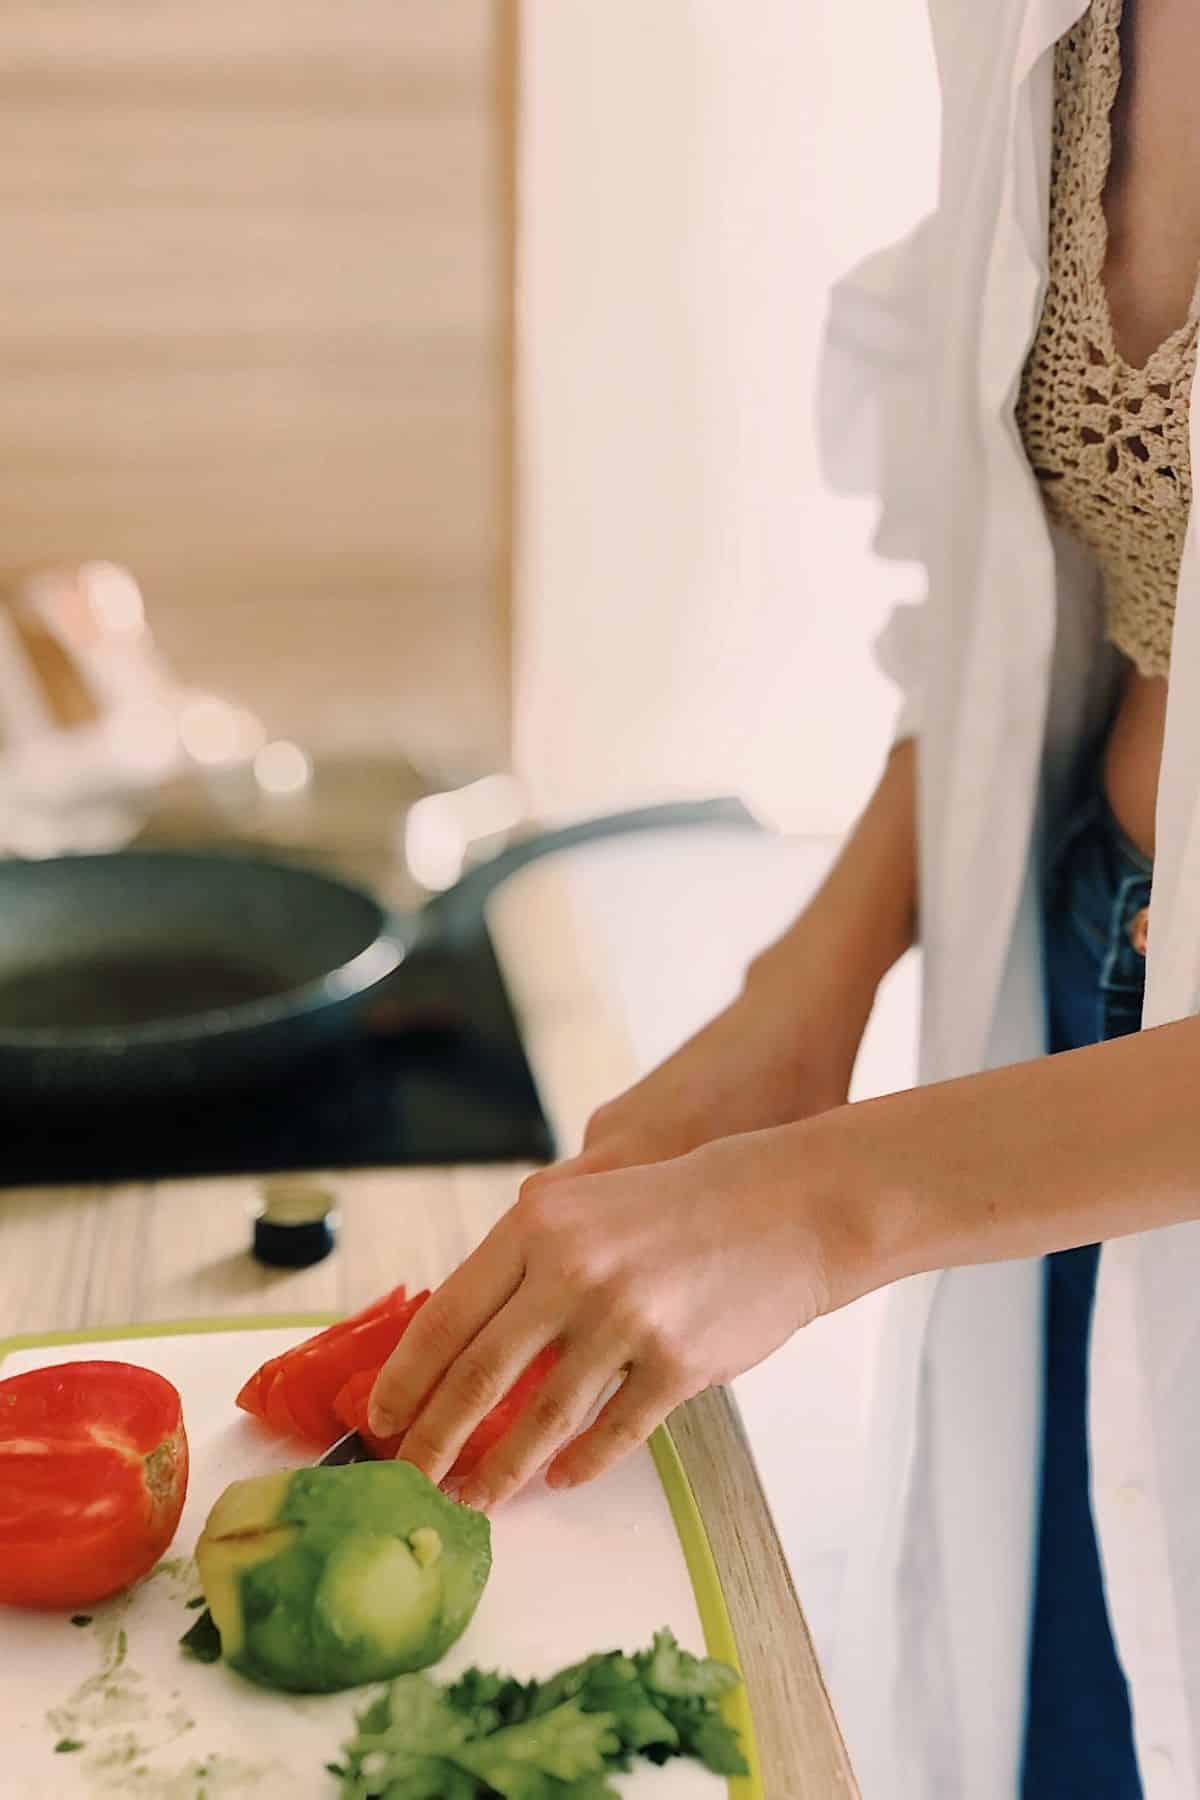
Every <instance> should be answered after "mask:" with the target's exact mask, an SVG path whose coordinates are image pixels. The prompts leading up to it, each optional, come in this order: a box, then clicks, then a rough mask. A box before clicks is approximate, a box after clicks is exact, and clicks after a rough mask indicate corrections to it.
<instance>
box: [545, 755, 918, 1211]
mask: <svg viewBox="0 0 1200 1800" xmlns="http://www.w3.org/2000/svg"><path fill="white" fill-rule="evenodd" d="M913 764H914V752H913V746H912V743H911V742H905V743H902V744H899V745H897V746H896V747H895V748H894V749H893V751H892V753H891V755H890V756H889V758H888V762H887V766H886V768H885V769H884V771H883V774H882V776H881V778H880V781H879V784H878V786H877V787H876V789H875V792H874V794H873V795H872V798H871V801H870V803H869V805H868V806H867V808H866V811H865V812H864V813H863V815H862V817H861V818H860V819H859V821H858V823H857V825H856V827H855V829H854V830H853V831H852V832H851V833H850V835H849V837H848V838H847V840H846V843H845V845H844V846H843V848H842V850H841V852H840V854H839V856H838V858H837V861H836V862H835V864H834V866H833V868H832V869H831V870H830V872H829V874H828V875H827V877H826V879H825V881H824V882H823V883H822V885H821V887H820V889H819V890H818V892H817V893H816V894H815V895H814V896H813V898H812V900H811V901H810V902H809V904H808V906H807V907H806V908H805V910H804V912H803V913H802V915H801V916H800V918H799V919H798V920H797V921H796V923H795V924H794V925H792V926H791V927H790V929H789V930H788V931H787V932H785V933H784V935H783V936H782V937H781V938H779V939H778V941H777V942H776V943H774V944H772V945H771V946H770V948H769V949H767V950H764V951H763V952H762V953H761V954H760V955H759V956H757V957H755V959H754V961H753V962H752V963H751V965H750V967H749V969H748V971H747V974H746V978H745V981H744V982H743V985H742V990H741V992H740V993H739V994H738V996H737V998H736V999H735V1000H734V1001H733V1002H732V1003H731V1004H730V1005H729V1006H727V1007H726V1008H725V1009H724V1010H723V1011H722V1012H720V1013H718V1014H717V1016H716V1017H715V1018H714V1019H711V1020H710V1021H709V1022H708V1024H706V1025H705V1026H704V1027H703V1028H702V1029H701V1030H700V1031H698V1032H697V1033H696V1034H695V1035H694V1036H693V1037H691V1038H689V1039H688V1041H687V1042H686V1043H685V1044H683V1045H681V1046H680V1048H679V1049H678V1050H677V1051H675V1053H674V1054H673V1055H672V1056H669V1057H667V1059H666V1060H665V1062H662V1063H660V1064H659V1065H658V1067H657V1068H655V1069H652V1070H651V1071H650V1073H649V1074H648V1075H645V1076H644V1077H643V1078H642V1079H641V1080H640V1081H638V1082H636V1083H635V1084H634V1086H633V1087H631V1088H628V1089H627V1090H626V1091H625V1092H624V1093H622V1094H618V1095H617V1096H616V1097H615V1098H614V1099H612V1100H609V1101H608V1102H607V1103H606V1104H605V1105H603V1106H602V1107H600V1108H599V1110H598V1111H597V1112H596V1113H594V1114H593V1116H592V1118H591V1120H590V1121H589V1123H588V1128H587V1132H586V1135H585V1138H584V1145H583V1151H582V1154H581V1155H579V1156H576V1157H574V1158H572V1159H571V1160H570V1161H569V1162H564V1163H558V1164H556V1165H555V1166H554V1167H553V1168H551V1169H549V1170H547V1171H546V1173H545V1175H544V1176H543V1177H542V1179H543V1180H551V1181H559V1180H561V1179H562V1178H563V1177H564V1176H566V1175H575V1174H580V1173H583V1172H584V1171H585V1170H592V1171H596V1170H600V1169H616V1168H629V1167H631V1166H633V1165H635V1164H638V1163H646V1162H661V1161H663V1160H664V1159H665V1158H667V1157H672V1156H682V1155H685V1154H686V1153H687V1152H688V1151H690V1150H694V1149H696V1148H698V1146H699V1145H701V1144H704V1143H708V1142H711V1140H712V1139H713V1138H718V1137H730V1136H733V1135H734V1134H735V1133H741V1132H746V1131H759V1130H762V1129H764V1128H766V1127H768V1126H771V1125H783V1124H786V1123H789V1122H790V1121H793V1120H796V1119H803V1118H809V1117H811V1116H812V1115H813V1114H815V1113H819V1112H824V1111H826V1110H827V1109H828V1108H829V1107H833V1106H840V1105H843V1104H844V1103H845V1100H846V1096H847V1094H848V1092H849V1088H850V1076H851V1073H852V1072H853V1068H854V1060H855V1057H856V1056H857V1055H858V1047H859V1043H860V1041H861V1039H862V1034H863V1030H864V1028H865V1026H866V1022H867V1019H868V1017H869V1016H870V1012H871V1007H872V1006H873V1004H874V1000H875V992H876V989H877V988H878V986H879V982H880V980H881V979H882V977H883V976H884V975H885V974H886V973H887V971H888V969H889V968H890V967H891V966H892V964H893V963H894V962H895V961H896V960H897V958H898V957H899V956H901V955H902V954H903V952H904V951H905V950H906V949H907V948H908V946H909V944H910V943H911V942H912V936H913V915H914V911H915V889H916V872H915V867H914V849H913V840H914V831H915V821H914V816H913V814H914V803H913Z"/></svg>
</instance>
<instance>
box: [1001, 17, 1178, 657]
mask: <svg viewBox="0 0 1200 1800" xmlns="http://www.w3.org/2000/svg"><path fill="white" fill-rule="evenodd" d="M1121 5H1122V0H1092V4H1091V6H1090V7H1089V9H1088V11H1087V12H1086V13H1084V15H1083V17H1082V18H1081V19H1080V20H1079V22H1078V24H1076V25H1075V26H1074V27H1073V28H1072V29H1071V30H1070V31H1069V32H1067V33H1066V35H1065V36H1064V37H1062V38H1060V39H1059V42H1058V44H1057V46H1056V49H1055V62H1054V95H1055V98H1054V137H1053V147H1052V154H1051V197H1050V259H1049V283H1048V286H1047V290H1046V298H1045V303H1044V306H1043V309H1042V316H1041V322H1040V324H1039V326H1038V332H1037V338H1036V340H1035V342H1034V345H1033V348H1032V350H1031V351H1030V353H1029V358H1028V360H1027V362H1026V365H1025V370H1024V375H1023V377H1022V382H1021V392H1020V398H1019V400H1018V403H1017V423H1018V425H1019V427H1020V431H1021V437H1022V439H1023V441H1024V444H1025V450H1026V454H1027V455H1028V457H1029V461H1030V463H1031V464H1032V467H1033V471H1034V473H1035V475H1036V476H1037V478H1038V480H1039V481H1040V483H1041V485H1042V493H1043V495H1044V496H1045V502H1046V509H1047V511H1048V512H1049V514H1050V516H1051V518H1052V519H1054V520H1056V521H1057V522H1058V523H1059V524H1061V525H1063V526H1064V527H1065V528H1066V529H1068V530H1069V531H1071V532H1072V533H1073V534H1074V535H1075V536H1076V537H1078V538H1080V539H1082V541H1083V542H1084V543H1085V544H1087V545H1088V546H1089V548H1090V549H1091V550H1092V551H1093V552H1094V553H1095V555H1096V558H1097V560H1098V562H1099V565H1100V570H1101V574H1102V577H1103V582H1104V601H1105V615H1106V619H1105V635H1106V636H1107V637H1108V638H1109V639H1111V641H1112V642H1113V643H1115V644H1116V645H1117V646H1118V648H1119V649H1121V650H1123V651H1124V653H1125V655H1126V656H1128V657H1129V658H1130V659H1131V660H1132V661H1133V662H1134V663H1136V664H1137V667H1138V668H1139V669H1140V670H1141V672H1142V673H1143V674H1144V675H1165V674H1166V672H1167V669H1168V667H1169V664H1170V659H1171V628H1172V626H1173V624H1174V620H1175V589H1176V586H1177V584H1178V580H1179V559H1180V555H1181V553H1182V550H1183V538H1184V532H1185V531H1186V529H1187V519H1188V508H1189V506H1190V505H1191V499H1192V475H1191V460H1190V456H1189V453H1188V398H1189V395H1190V392H1191V384H1192V374H1193V371H1194V369H1195V366H1196V331H1197V316H1198V308H1197V298H1198V296H1197V295H1193V299H1192V305H1191V307H1190V308H1189V311H1188V318H1187V322H1186V323H1185V324H1184V325H1182V326H1181V327H1180V328H1179V330H1177V331H1175V332H1172V334H1171V336H1170V337H1168V338H1166V339H1164V341H1163V342H1162V343H1161V344H1160V345H1159V346H1158V348H1157V350H1155V351H1154V353H1153V355H1152V356H1151V357H1150V359H1149V361H1148V362H1147V363H1146V365H1145V367H1144V368H1141V369H1134V368H1131V367H1130V365H1129V364H1128V363H1127V362H1126V361H1125V360H1124V359H1123V357H1122V356H1121V355H1120V353H1119V351H1118V350H1117V348H1116V345H1115V344H1114V342H1113V323H1112V316H1111V314H1110V312H1109V308H1108V299H1107V295H1106V293H1105V289H1104V259H1105V255H1106V253H1107V249H1108V226H1107V222H1106V220H1105V216H1104V204H1103V197H1104V185H1105V182H1106V180H1107V178H1108V163H1109V154H1110V149H1111V131H1110V127H1109V114H1110V112H1111V110H1112V106H1113V102H1114V100H1115V99H1116V96H1117V87H1118V85H1119V83H1120V79H1121V43H1120V24H1121ZM1198 288H1200V284H1198Z"/></svg>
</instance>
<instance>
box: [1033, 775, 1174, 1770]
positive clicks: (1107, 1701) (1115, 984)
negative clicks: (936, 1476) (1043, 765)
mask: <svg viewBox="0 0 1200 1800" xmlns="http://www.w3.org/2000/svg"><path fill="white" fill-rule="evenodd" d="M1150 876H1151V865H1150V863H1149V861H1148V860H1147V859H1146V858H1145V857H1144V856H1143V855H1142V854H1141V853H1140V852H1139V851H1138V850H1137V849H1136V847H1135V846H1134V845H1132V844H1131V843H1129V842H1128V840H1127V839H1126V838H1125V837H1124V836H1123V834H1122V832H1121V830H1120V827H1119V826H1118V825H1117V823H1116V821H1115V819H1114V818H1113V817H1112V814H1111V812H1110V811H1109V808H1108V806H1107V804H1106V802H1105V800H1104V797H1103V794H1102V792H1101V791H1100V789H1099V787H1098V786H1097V787H1094V788H1093V789H1092V790H1091V791H1090V792H1089V794H1088V796H1087V798H1086V799H1085V800H1084V802H1083V804H1082V805H1081V806H1080V807H1079V808H1078V810H1077V811H1076V812H1075V814H1074V815H1073V816H1072V818H1071V819H1070V821H1069V823H1068V825H1067V828H1066V829H1065V831H1064V832H1063V834H1062V837H1061V839H1060V841H1059V843H1058V845H1057V846H1056V848H1055V853H1054V855H1053V856H1052V858H1051V861H1050V868H1049V875H1048V880H1047V891H1046V902H1045V909H1044V942H1045V983H1046V1006H1047V1025H1048V1048H1049V1050H1050V1052H1051V1054H1053V1053H1055V1052H1056V1051H1059V1050H1073V1049H1079V1048H1080V1047H1082V1046H1083V1045H1085V1044H1095V1043H1100V1042H1102V1041H1103V1040H1105V1039H1107V1038H1114V1037H1121V1036H1124V1034H1125V1033H1127V1032H1131V1031H1136V1030H1137V1029H1138V1027H1139V1025H1140V1023H1141V1016H1142V995H1143V989H1144V981H1145V958H1144V956H1143V955H1141V954H1140V952H1139V951H1138V950H1137V949H1136V948H1135V946H1134V944H1133V943H1132V942H1131V939H1130V931H1129V928H1130V924H1131V922H1132V920H1133V918H1134V916H1135V914H1137V913H1138V912H1139V911H1140V909H1141V908H1142V907H1144V906H1146V905H1147V904H1148V902H1149V899H1150ZM1099 1261H1100V1245H1099V1244H1089V1245H1087V1246H1085V1247H1084V1248H1083V1249H1079V1250H1062V1251H1059V1252H1058V1253H1057V1254H1055V1255H1053V1256H1048V1257H1046V1259H1045V1374H1044V1416H1043V1427H1042V1483H1041V1502H1040V1512H1039V1520H1038V1534H1037V1552H1036V1554H1037V1568H1036V1578H1035V1586H1034V1603H1033V1620H1032V1633H1031V1642H1030V1654H1029V1671H1028V1698H1027V1716H1026V1725H1025V1745H1024V1763H1023V1769H1022V1781H1021V1794H1022V1800H1140V1796H1141V1792H1142V1786H1141V1782H1140V1780H1139V1778H1138V1769H1137V1758H1136V1756H1135V1754H1134V1748H1133V1733H1132V1726H1131V1720H1130V1710H1129V1690H1128V1687H1127V1685H1126V1681H1125V1676H1124V1673H1123V1671H1122V1669H1121V1665H1120V1662H1119V1660H1118V1658H1117V1652H1116V1647H1115V1645H1114V1643H1113V1636H1112V1629H1111V1627H1110V1624H1109V1618H1108V1607H1107V1604H1106V1602H1105V1598H1104V1581H1103V1576H1102V1573H1101V1567H1100V1557H1099V1552H1098V1549H1097V1545H1096V1533H1095V1528H1094V1525H1093V1522H1092V1508H1091V1498H1090V1492H1089V1464H1088V1443H1087V1354H1088V1337H1089V1333H1090V1330H1091V1317H1092V1300H1093V1297H1094V1294H1095V1288H1096V1272H1097V1269H1098V1267H1099Z"/></svg>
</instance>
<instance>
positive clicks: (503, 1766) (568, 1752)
mask: <svg viewBox="0 0 1200 1800" xmlns="http://www.w3.org/2000/svg"><path fill="white" fill-rule="evenodd" d="M615 1724H616V1721H615V1719H614V1718H613V1717H612V1715H611V1713H585V1712H584V1710H583V1708H582V1707H581V1706H580V1704H579V1701H578V1700H567V1701H564V1703H563V1704H562V1705H561V1706H557V1707H555V1709H554V1711H553V1712H548V1713H543V1714H542V1715H541V1716H540V1717H539V1718H536V1719H527V1720H526V1721H525V1723H524V1724H523V1725H508V1726H506V1727H505V1728H504V1730H502V1731H494V1732H492V1734H491V1735H490V1736H489V1737H486V1738H480V1739H478V1740H477V1741H476V1742H473V1743H469V1744H464V1745H462V1746H461V1747H460V1748H459V1749H457V1750H454V1751H452V1752H450V1754H451V1755H452V1757H453V1760H454V1761H455V1762H456V1763H457V1764H458V1765H459V1767H460V1768H463V1769H469V1770H470V1771H471V1772H472V1773H473V1774H475V1775H479V1776H480V1777H481V1778H482V1779H483V1780H484V1781H486V1782H487V1784H488V1786H489V1787H493V1788H495V1789H496V1792H497V1793H499V1794H503V1795H504V1796H505V1800H526V1797H525V1790H524V1788H523V1787H522V1786H521V1783H520V1782H519V1781H518V1780H517V1779H516V1777H517V1775H518V1774H528V1772H529V1771H530V1770H531V1769H536V1770H537V1771H538V1772H539V1773H540V1774H542V1775H551V1776H553V1777H554V1779H555V1780H556V1781H578V1779H579V1777H580V1776H581V1775H601V1774H603V1773H604V1768H605V1764H606V1760H607V1759H608V1758H611V1757H612V1756H614V1755H618V1754H619V1753H620V1750H621V1740H620V1738H619V1737H618V1736H617V1734H616V1732H615V1730H614V1729H613V1727H614V1725H615ZM531 1791H534V1790H531Z"/></svg>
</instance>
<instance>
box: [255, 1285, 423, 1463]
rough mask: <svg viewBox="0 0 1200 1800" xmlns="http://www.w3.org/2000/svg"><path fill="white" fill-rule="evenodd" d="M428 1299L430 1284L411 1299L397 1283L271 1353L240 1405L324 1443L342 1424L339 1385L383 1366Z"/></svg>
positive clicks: (274, 1426) (283, 1430) (269, 1421)
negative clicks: (380, 1295) (323, 1327)
mask: <svg viewBox="0 0 1200 1800" xmlns="http://www.w3.org/2000/svg"><path fill="white" fill-rule="evenodd" d="M428 1298H429V1291H428V1289H426V1290H425V1292H423V1293H420V1294H414V1295H413V1297H412V1299H411V1300H409V1299H407V1298H406V1296H405V1291H404V1289H403V1288H402V1287H398V1288H394V1289H393V1290H392V1292H391V1293H390V1294H385V1295H384V1296H383V1298H382V1299H381V1300H377V1301H375V1302H374V1304H373V1305H371V1306H368V1307H364V1309H363V1310H362V1312H359V1313H355V1314H354V1315H353V1317H351V1318H349V1319H342V1320H340V1321H339V1322H338V1324H336V1325H330V1326H329V1327H328V1328H327V1329H326V1330H325V1331H321V1332H318V1333H317V1335H316V1336H315V1337H311V1338H306V1339H305V1340H304V1342H303V1343H302V1344H297V1345H295V1346H294V1348H293V1349H291V1350H285V1351H284V1353H283V1355H282V1356H275V1357H272V1358H271V1359H270V1361H269V1362H266V1363H264V1364H263V1365H262V1367H261V1368H260V1369H257V1370H256V1371H255V1373H254V1374H253V1375H252V1376H251V1377H250V1379H249V1381H247V1382H246V1384H245V1386H244V1387H243V1388H242V1391H241V1393H240V1394H239V1395H238V1398H237V1403H238V1405H239V1406H240V1407H242V1408H243V1410H244V1411H246V1412H250V1413H254V1414H255V1416H256V1417H258V1418H260V1419H263V1420H264V1421H265V1422H266V1423H267V1424H268V1425H270V1426H271V1427H272V1429H273V1430H275V1431H278V1432H280V1433H283V1434H285V1435H289V1436H297V1437H303V1438H307V1439H308V1440H309V1441H310V1442H312V1443H314V1444H319V1445H320V1446H321V1448H322V1449H324V1448H326V1447H327V1446H328V1445H329V1444H331V1443H332V1442H333V1440H334V1439H335V1438H336V1437H337V1436H338V1435H339V1433H340V1431H341V1429H342V1426H341V1420H340V1419H339V1417H338V1415H337V1412H336V1410H335V1408H334V1401H335V1400H336V1398H337V1395H338V1392H339V1391H340V1389H341V1388H343V1387H344V1386H345V1384H346V1382H347V1381H348V1380H349V1378H350V1377H351V1375H353V1374H355V1373H356V1372H357V1371H358V1370H360V1369H371V1370H374V1371H378V1370H379V1369H381V1368H382V1367H383V1364H384V1363H385V1362H386V1361H387V1359H388V1357H389V1356H390V1355H391V1353H392V1351H393V1350H394V1349H395V1348H396V1345H397V1344H398V1343H399V1342H400V1339H401V1338H402V1337H403V1336H404V1333H405V1331H406V1330H407V1329H408V1325H409V1321H410V1320H411V1319H412V1317H413V1315H414V1314H415V1313H416V1311H417V1310H418V1308H419V1307H421V1306H423V1305H424V1303H425V1301H426V1300H427V1299H428Z"/></svg>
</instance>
